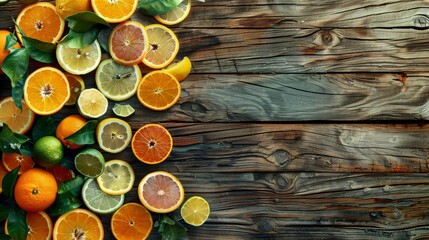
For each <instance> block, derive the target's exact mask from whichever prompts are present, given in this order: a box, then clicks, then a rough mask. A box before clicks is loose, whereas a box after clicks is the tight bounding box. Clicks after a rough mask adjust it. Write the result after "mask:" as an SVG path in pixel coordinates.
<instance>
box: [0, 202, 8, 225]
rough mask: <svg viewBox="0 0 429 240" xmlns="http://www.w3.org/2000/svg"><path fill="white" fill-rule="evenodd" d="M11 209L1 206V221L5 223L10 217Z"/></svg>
mask: <svg viewBox="0 0 429 240" xmlns="http://www.w3.org/2000/svg"><path fill="white" fill-rule="evenodd" d="M9 212H10V208H9V207H8V206H6V205H3V204H0V221H3V220H5V219H6V218H7V216H8V215H9Z"/></svg>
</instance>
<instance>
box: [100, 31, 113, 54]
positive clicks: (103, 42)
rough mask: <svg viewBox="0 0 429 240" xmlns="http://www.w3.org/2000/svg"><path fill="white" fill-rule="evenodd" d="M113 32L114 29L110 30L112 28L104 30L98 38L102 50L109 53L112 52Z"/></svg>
mask: <svg viewBox="0 0 429 240" xmlns="http://www.w3.org/2000/svg"><path fill="white" fill-rule="evenodd" d="M111 31H112V29H110V28H106V29H103V30H101V32H100V33H99V34H98V37H97V40H98V43H99V44H100V46H101V48H102V49H103V50H104V51H105V52H107V53H110V51H109V35H110V32H111Z"/></svg>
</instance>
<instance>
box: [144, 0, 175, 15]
mask: <svg viewBox="0 0 429 240" xmlns="http://www.w3.org/2000/svg"><path fill="white" fill-rule="evenodd" d="M182 1H183V0H139V5H138V8H139V9H140V11H141V12H142V13H144V14H147V15H161V14H163V13H166V12H170V11H171V10H173V9H175V8H176V7H177V6H178V5H179V4H180V3H181V2H182Z"/></svg>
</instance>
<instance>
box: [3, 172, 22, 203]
mask: <svg viewBox="0 0 429 240" xmlns="http://www.w3.org/2000/svg"><path fill="white" fill-rule="evenodd" d="M20 167H21V166H18V167H16V168H14V169H13V170H12V171H10V172H8V173H7V174H6V175H5V176H4V177H3V182H2V186H1V187H2V189H3V193H4V196H5V197H6V198H12V197H13V189H14V187H15V183H16V179H17V178H18V172H19V168H20Z"/></svg>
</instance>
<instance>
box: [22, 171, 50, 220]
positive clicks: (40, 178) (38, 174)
mask: <svg viewBox="0 0 429 240" xmlns="http://www.w3.org/2000/svg"><path fill="white" fill-rule="evenodd" d="M57 191H58V185H57V181H56V180H55V177H54V176H53V175H52V174H51V173H49V172H48V171H46V170H43V169H40V168H32V169H30V170H28V171H26V172H24V173H23V174H22V175H21V176H20V177H18V180H17V181H16V184H15V189H14V197H15V201H16V203H17V204H18V206H19V207H20V208H22V209H23V210H25V211H27V212H39V211H43V210H45V209H47V208H48V207H49V206H51V205H52V204H53V203H54V201H55V198H56V196H57Z"/></svg>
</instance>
